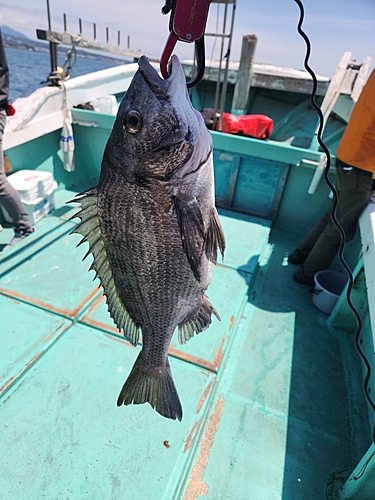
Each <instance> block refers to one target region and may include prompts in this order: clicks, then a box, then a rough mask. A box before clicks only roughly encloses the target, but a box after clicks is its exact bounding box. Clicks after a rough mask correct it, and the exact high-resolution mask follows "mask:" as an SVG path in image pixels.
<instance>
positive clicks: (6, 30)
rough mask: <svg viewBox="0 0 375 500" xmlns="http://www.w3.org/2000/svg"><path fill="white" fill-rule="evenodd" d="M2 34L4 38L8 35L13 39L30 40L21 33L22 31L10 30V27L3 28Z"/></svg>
mask: <svg viewBox="0 0 375 500" xmlns="http://www.w3.org/2000/svg"><path fill="white" fill-rule="evenodd" d="M1 33H2V34H3V36H5V35H8V36H11V37H13V38H20V39H21V40H29V38H28V37H27V36H26V35H24V34H23V33H21V32H20V31H16V30H13V29H12V28H9V26H1Z"/></svg>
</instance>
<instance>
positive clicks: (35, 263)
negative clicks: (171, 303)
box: [0, 189, 368, 500]
mask: <svg viewBox="0 0 375 500" xmlns="http://www.w3.org/2000/svg"><path fill="white" fill-rule="evenodd" d="M74 195H75V193H74V192H72V191H67V190H64V189H62V190H59V191H57V193H56V198H57V205H58V208H57V209H56V210H55V211H54V212H53V213H51V214H50V215H48V216H47V217H45V218H44V219H42V220H41V221H40V222H39V223H38V224H37V226H36V232H35V233H34V234H33V235H31V236H30V237H28V238H27V239H25V240H24V241H23V242H21V243H20V244H18V245H17V246H16V247H14V248H13V249H12V250H10V251H8V252H4V253H1V248H2V247H3V246H4V244H5V243H7V242H8V241H9V240H10V238H11V236H12V230H11V229H9V228H6V229H4V230H3V231H2V232H1V233H0V308H1V311H2V314H1V327H0V329H1V339H2V344H1V346H2V347H1V351H0V387H1V388H0V395H1V399H0V405H1V409H0V429H1V433H0V451H1V460H0V484H1V494H0V497H1V499H4V500H5V499H9V500H14V499H25V500H40V499H42V498H46V499H58V500H65V499H69V500H73V499H83V498H88V499H90V500H94V499H98V500H109V499H111V500H120V499H121V500H127V499H131V500H148V499H150V500H172V499H181V500H193V499H194V500H195V499H203V498H204V499H208V500H217V499H224V500H232V499H236V500H241V499H243V500H245V499H246V500H278V499H283V500H302V499H303V500H320V499H323V498H325V491H326V485H327V482H329V481H330V477H333V476H331V475H332V474H336V476H337V475H338V474H344V475H345V473H346V474H347V476H348V475H349V474H350V472H351V471H352V470H353V468H354V467H355V466H356V465H357V463H358V461H359V460H360V458H361V457H362V456H363V454H364V453H365V452H366V450H367V448H368V436H367V435H363V433H364V432H365V429H367V428H368V422H367V415H368V413H367V407H366V404H365V402H364V401H363V397H362V395H361V394H362V392H361V384H362V368H361V362H360V360H359V358H358V355H357V353H356V352H355V349H354V343H353V338H352V335H351V334H349V333H345V332H339V331H335V330H333V329H332V328H329V327H328V326H327V323H326V320H327V316H326V315H325V314H323V313H321V312H319V311H318V310H317V309H316V308H315V306H314V305H313V303H312V300H311V295H310V293H309V290H308V289H307V288H306V287H303V286H301V285H297V284H296V283H294V282H293V281H292V279H291V276H292V273H293V271H294V268H293V266H290V265H288V263H287V255H288V252H289V251H290V250H291V249H293V247H294V246H295V244H296V243H297V241H298V239H299V235H298V234H294V233H291V232H287V231H285V230H281V229H278V228H277V227H273V228H271V223H270V221H267V220H262V219H260V218H256V217H252V216H248V215H241V214H238V213H234V212H230V211H224V210H220V218H221V221H222V224H223V227H224V231H225V233H226V237H227V252H226V255H225V261H224V263H223V264H220V265H218V266H216V267H214V269H213V279H212V283H211V285H210V287H209V290H208V296H209V298H210V301H211V302H212V304H213V305H214V306H215V308H216V309H217V310H218V312H219V314H220V316H221V322H219V321H217V320H216V319H215V318H214V319H213V323H212V325H211V327H210V328H209V329H208V330H207V331H205V332H203V333H201V334H200V335H198V336H196V337H194V338H193V339H191V340H190V341H189V342H188V343H187V344H186V345H184V346H180V345H179V344H178V342H177V336H175V337H174V339H173V342H172V344H171V347H170V362H171V367H172V371H173V376H174V379H175V383H176V387H177V390H178V392H179V395H180V399H181V402H182V406H183V411H184V416H183V420H182V422H178V421H171V420H167V419H164V418H162V417H161V416H160V415H159V414H157V413H156V412H155V411H153V410H152V408H151V407H150V406H149V405H141V406H135V405H130V406H126V407H125V406H122V407H120V408H118V407H117V406H116V400H117V396H118V393H119V391H120V389H121V387H122V385H123V383H124V381H125V379H126V377H127V375H128V373H129V372H130V369H131V367H132V365H133V362H134V360H135V359H136V357H137V352H136V351H138V350H139V348H138V347H137V348H134V347H132V346H131V345H130V344H129V343H127V342H126V341H125V340H124V339H123V338H122V337H121V336H120V335H119V334H118V332H117V330H116V328H115V326H114V324H113V322H112V320H111V318H110V317H109V314H108V312H107V309H106V305H105V301H104V299H103V296H102V294H101V290H100V289H98V280H95V281H92V279H93V276H94V273H93V271H91V272H90V273H89V272H88V268H89V265H90V262H89V258H88V259H87V260H86V261H84V262H82V261H81V259H82V257H83V255H84V254H85V249H84V248H82V247H80V248H79V249H77V248H76V245H77V243H78V241H79V240H80V237H79V236H78V235H69V233H70V231H71V230H72V229H73V227H74V225H75V223H76V222H78V220H73V221H69V218H70V217H71V216H72V215H73V214H74V211H75V210H77V207H75V206H74V205H66V204H65V202H66V201H67V200H69V199H72V198H73V197H74ZM83 246H84V245H83ZM348 415H349V418H348ZM354 436H355V439H354Z"/></svg>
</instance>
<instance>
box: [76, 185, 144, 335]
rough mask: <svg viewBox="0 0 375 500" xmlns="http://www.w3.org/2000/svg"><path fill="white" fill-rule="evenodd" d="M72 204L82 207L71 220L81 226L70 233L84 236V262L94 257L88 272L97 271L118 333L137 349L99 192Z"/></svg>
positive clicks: (136, 332)
mask: <svg viewBox="0 0 375 500" xmlns="http://www.w3.org/2000/svg"><path fill="white" fill-rule="evenodd" d="M72 201H75V202H77V203H80V204H81V206H82V208H81V210H80V211H79V212H78V213H77V214H75V215H74V216H73V217H72V219H73V218H75V217H78V218H80V219H81V222H80V224H78V225H77V226H76V227H75V228H74V229H73V230H72V231H71V232H70V234H72V233H77V234H80V235H81V236H83V239H82V240H81V241H80V242H79V243H78V245H77V246H79V245H81V243H84V242H87V243H88V244H89V250H88V252H87V253H86V255H85V256H84V258H83V260H84V259H85V258H86V257H87V256H88V255H89V254H91V255H92V256H93V261H92V264H91V266H90V269H89V270H90V271H91V270H92V269H93V270H94V271H95V276H94V279H95V278H97V277H98V278H99V280H100V284H101V286H102V287H103V290H104V295H105V296H106V302H107V306H108V311H109V314H110V316H111V318H112V319H113V321H114V322H115V325H116V326H117V328H118V329H119V331H120V332H121V331H123V335H124V337H125V338H126V339H127V340H128V341H129V342H130V343H131V344H133V345H137V343H138V341H139V335H140V328H139V327H138V326H137V325H136V324H135V323H134V321H133V319H132V318H131V316H130V314H129V313H128V311H127V309H126V308H125V306H124V304H123V302H122V300H121V298H120V296H119V294H118V291H117V288H116V284H115V280H114V278H113V273H112V269H111V265H110V262H109V260H108V256H107V252H106V249H105V245H104V240H103V236H102V232H101V228H100V221H99V216H98V191H97V188H96V187H94V188H91V189H89V190H88V191H85V192H84V193H81V194H79V195H77V198H76V199H74V200H72Z"/></svg>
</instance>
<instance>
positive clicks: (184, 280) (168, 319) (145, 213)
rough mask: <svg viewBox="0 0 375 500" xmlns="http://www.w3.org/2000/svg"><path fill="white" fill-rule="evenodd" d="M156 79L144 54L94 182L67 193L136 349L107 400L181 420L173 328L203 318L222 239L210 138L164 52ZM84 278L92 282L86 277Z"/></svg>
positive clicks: (184, 336)
mask: <svg viewBox="0 0 375 500" xmlns="http://www.w3.org/2000/svg"><path fill="white" fill-rule="evenodd" d="M169 71H170V74H169V77H168V78H166V79H163V78H161V77H160V76H159V74H158V72H157V71H156V70H155V68H154V67H153V66H152V65H151V63H150V62H149V60H148V58H147V57H146V56H142V57H141V58H140V59H139V61H138V69H137V72H136V73H135V75H134V77H133V80H132V82H131V84H130V86H129V88H128V90H127V92H126V93H125V95H124V97H123V98H122V101H121V103H120V106H119V109H118V113H117V115H116V119H115V123H114V125H113V129H112V131H111V134H110V136H109V139H108V141H107V144H106V147H105V150H104V154H103V159H102V164H101V171H100V178H99V182H98V185H97V186H95V187H93V188H91V189H89V190H87V191H85V192H83V193H80V194H79V195H77V197H76V198H75V200H73V201H78V202H79V203H80V204H81V210H80V212H78V214H77V215H76V216H78V217H79V218H80V223H79V224H78V225H77V226H76V228H75V229H74V230H73V231H72V232H73V233H79V234H80V235H82V236H83V239H82V240H81V241H80V243H79V245H80V244H82V243H84V242H88V245H89V249H88V252H87V253H86V255H85V257H84V259H85V258H86V257H87V256H88V255H89V254H91V255H92V257H93V261H92V264H91V267H90V270H91V269H93V270H94V271H95V278H96V277H98V278H99V280H100V285H101V287H102V288H103V294H104V295H105V297H106V303H107V307H108V311H109V314H110V316H111V317H112V319H113V321H114V323H115V324H116V326H117V328H118V330H119V331H120V332H121V333H122V334H123V335H124V337H125V338H126V339H127V340H128V341H129V342H130V343H131V344H132V345H133V346H136V345H137V344H138V343H139V340H140V335H141V336H142V349H141V351H140V353H139V355H138V357H137V359H136V361H135V363H134V366H133V368H132V370H131V372H130V374H129V376H128V378H127V380H126V381H125V383H124V385H123V387H122V389H121V391H120V394H119V397H118V400H117V405H118V406H122V405H123V404H124V405H129V404H143V403H149V404H150V405H151V407H152V408H153V409H154V410H156V411H157V412H158V413H159V414H160V415H162V416H163V417H166V418H169V419H173V420H176V419H178V420H180V421H181V419H182V414H183V412H182V405H181V402H180V399H179V396H178V393H177V390H176V387H175V384H174V380H173V377H172V373H171V368H170V365H169V361H168V347H169V344H170V342H171V339H172V336H173V333H174V331H175V330H176V328H177V327H178V340H179V343H180V344H185V343H186V342H187V341H188V340H190V339H191V338H192V337H193V336H194V335H195V334H199V333H201V332H202V331H204V330H206V329H207V328H208V327H209V325H210V324H211V317H212V315H214V316H216V318H217V319H218V320H220V316H219V314H218V312H217V311H216V310H215V308H214V307H213V306H212V305H211V304H210V302H209V301H208V298H207V296H206V294H205V292H206V290H207V288H208V286H209V284H210V281H211V268H212V263H214V264H216V263H217V257H218V252H219V251H220V253H221V256H222V258H224V251H225V236H224V232H223V229H222V226H221V223H220V220H219V217H218V213H217V211H216V208H215V197H214V173H213V155H212V139H211V135H210V133H209V131H208V130H207V128H206V126H205V124H204V121H203V118H202V116H201V114H200V113H199V112H198V111H197V110H195V109H194V108H193V106H192V104H191V102H190V98H189V95H188V92H187V88H186V80H185V76H184V72H183V69H182V66H181V63H180V61H179V59H178V57H177V56H176V55H173V56H172V58H171V60H170V64H169ZM95 278H94V279H95Z"/></svg>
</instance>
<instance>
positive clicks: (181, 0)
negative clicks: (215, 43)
mask: <svg viewBox="0 0 375 500" xmlns="http://www.w3.org/2000/svg"><path fill="white" fill-rule="evenodd" d="M210 3H211V0H177V2H176V7H175V10H174V16H173V23H172V29H173V32H174V33H175V34H176V35H177V37H178V39H179V40H182V41H184V42H195V40H199V39H200V38H201V37H202V36H203V33H204V30H205V27H206V22H207V16H208V9H209V6H210Z"/></svg>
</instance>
